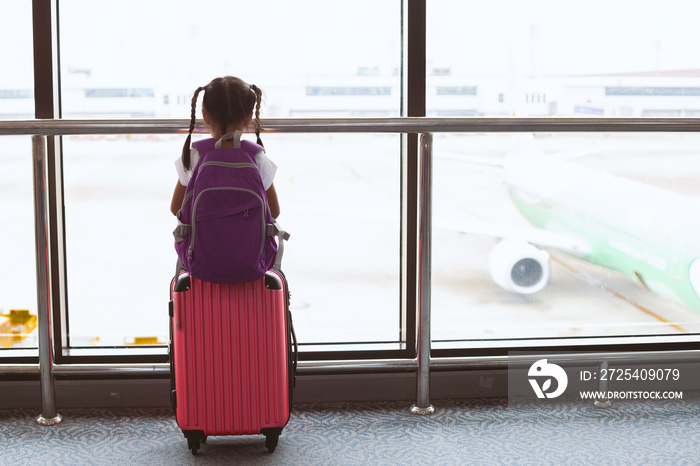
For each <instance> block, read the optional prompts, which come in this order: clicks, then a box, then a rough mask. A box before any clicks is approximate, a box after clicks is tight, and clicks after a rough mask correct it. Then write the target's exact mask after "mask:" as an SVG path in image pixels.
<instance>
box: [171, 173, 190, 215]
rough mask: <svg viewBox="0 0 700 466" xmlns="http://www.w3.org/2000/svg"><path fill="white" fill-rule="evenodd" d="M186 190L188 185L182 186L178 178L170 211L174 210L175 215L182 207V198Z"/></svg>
mask: <svg viewBox="0 0 700 466" xmlns="http://www.w3.org/2000/svg"><path fill="white" fill-rule="evenodd" d="M186 190H187V186H182V184H180V181H179V180H178V182H177V184H176V185H175V191H174V192H173V200H172V201H171V202H170V212H172V213H173V215H177V213H178V211H179V210H180V207H182V200H183V199H184V197H185V191H186Z"/></svg>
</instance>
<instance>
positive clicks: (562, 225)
mask: <svg viewBox="0 0 700 466" xmlns="http://www.w3.org/2000/svg"><path fill="white" fill-rule="evenodd" d="M698 143H700V135H697V134H619V133H618V134H537V135H534V136H533V135H463V134H456V135H439V136H437V137H436V138H435V143H434V144H435V147H434V154H435V162H434V164H435V165H434V167H435V168H434V170H435V175H434V186H435V188H434V190H435V199H434V206H435V220H434V246H433V251H434V257H433V294H432V299H433V337H434V338H435V340H436V347H437V348H442V347H454V346H457V347H459V346H468V347H473V346H475V345H476V346H480V345H486V346H492V345H499V344H501V345H502V344H503V342H502V340H516V339H517V340H519V339H528V338H559V337H602V336H635V335H646V336H650V335H675V336H684V337H683V338H688V337H690V338H695V337H692V336H693V335H696V336H697V335H698V333H700V298H699V291H700V288H699V287H700V278H698V277H700V275H699V274H700V272H699V271H698V270H700V269H699V267H700V265H699V264H700V262H698V261H697V259H698V258H699V257H700V246H698V244H697V238H698V237H699V236H700V224H699V223H698V221H697V220H696V218H695V217H694V213H695V212H698V211H700V187H699V186H698V183H697V179H698V176H700V163H699V162H700V159H698V152H697V147H698ZM458 340H461V341H458ZM464 340H468V342H465V341H464ZM498 340H501V343H499V342H498ZM571 341H572V340H569V342H571ZM580 341H583V342H584V343H583V344H586V343H585V342H586V340H580ZM626 341H632V340H629V339H628V340H626ZM544 344H546V342H545V343H544ZM572 344H575V341H574V343H572Z"/></svg>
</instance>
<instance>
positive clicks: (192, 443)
mask: <svg viewBox="0 0 700 466" xmlns="http://www.w3.org/2000/svg"><path fill="white" fill-rule="evenodd" d="M199 446H200V445H199V439H193V438H188V439H187V448H189V449H190V450H192V454H193V455H196V454H197V450H199Z"/></svg>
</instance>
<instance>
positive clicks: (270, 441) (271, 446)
mask: <svg viewBox="0 0 700 466" xmlns="http://www.w3.org/2000/svg"><path fill="white" fill-rule="evenodd" d="M279 439H280V436H279V434H266V435H265V446H266V447H267V451H269V452H270V453H272V452H274V451H275V448H277V442H279Z"/></svg>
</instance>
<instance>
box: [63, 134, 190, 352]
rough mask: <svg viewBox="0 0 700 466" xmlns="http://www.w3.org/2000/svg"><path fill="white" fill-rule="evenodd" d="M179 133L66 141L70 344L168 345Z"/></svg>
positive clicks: (78, 138) (73, 137)
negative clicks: (173, 204)
mask: <svg viewBox="0 0 700 466" xmlns="http://www.w3.org/2000/svg"><path fill="white" fill-rule="evenodd" d="M182 140H183V138H182V137H181V136H153V135H140V136H131V135H130V136H112V137H103V136H69V137H64V153H65V155H64V180H65V186H64V192H65V217H66V260H67V270H68V275H67V284H68V285H67V286H68V310H69V320H68V322H69V324H70V331H69V336H70V343H71V344H72V345H74V346H85V345H107V346H113V345H124V344H133V343H134V342H135V341H138V340H135V339H136V338H143V340H141V341H142V342H146V343H152V342H157V343H163V344H165V343H166V342H167V341H168V313H167V303H168V299H169V297H168V296H169V291H168V287H169V285H170V280H171V279H172V277H173V275H174V273H175V261H176V259H177V257H176V256H175V251H174V249H173V243H172V239H173V237H172V234H171V232H172V230H173V228H174V218H173V215H172V214H171V213H170V211H169V207H170V198H171V196H172V190H173V188H174V186H175V179H176V177H175V175H174V174H173V172H174V170H175V169H174V164H173V161H174V160H175V158H176V157H177V154H178V153H179V152H180V151H181V145H182Z"/></svg>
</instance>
